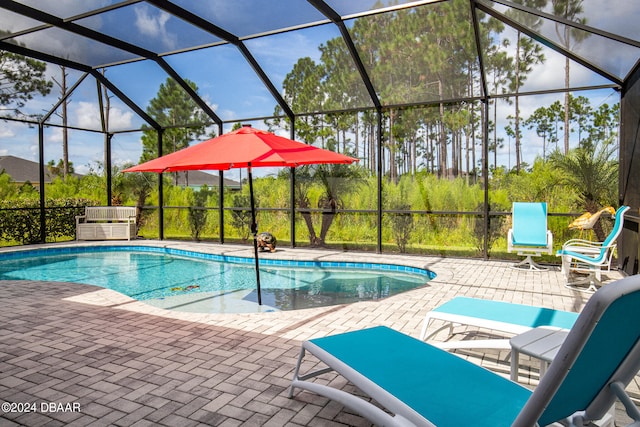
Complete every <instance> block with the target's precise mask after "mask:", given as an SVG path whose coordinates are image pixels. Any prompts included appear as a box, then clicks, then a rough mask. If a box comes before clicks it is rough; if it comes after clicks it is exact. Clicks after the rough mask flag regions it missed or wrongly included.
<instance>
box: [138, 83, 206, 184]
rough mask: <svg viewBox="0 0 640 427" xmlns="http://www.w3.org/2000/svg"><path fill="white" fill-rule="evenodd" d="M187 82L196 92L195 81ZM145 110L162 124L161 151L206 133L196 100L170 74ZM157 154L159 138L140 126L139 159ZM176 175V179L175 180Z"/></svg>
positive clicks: (204, 121) (153, 156)
mask: <svg viewBox="0 0 640 427" xmlns="http://www.w3.org/2000/svg"><path fill="white" fill-rule="evenodd" d="M187 84H188V85H189V86H191V88H192V89H193V90H194V91H196V92H197V90H198V87H197V86H196V84H195V83H193V82H191V81H188V80H187ZM146 111H147V113H148V114H149V115H150V116H151V117H153V118H154V119H155V120H156V121H157V122H158V123H159V124H160V125H161V126H163V127H165V130H164V132H163V134H162V154H163V155H164V154H169V153H173V152H174V151H178V150H180V149H182V148H186V147H188V146H189V143H191V142H192V141H194V140H196V139H198V138H200V137H201V136H202V135H204V134H205V126H206V125H205V124H206V122H207V117H206V115H205V114H204V112H203V111H202V110H201V109H200V107H198V105H197V104H196V102H195V101H194V100H193V99H192V98H191V97H190V96H189V94H188V93H186V92H185V91H184V90H183V89H182V88H181V87H180V86H179V85H178V83H176V81H175V80H173V79H172V78H171V77H169V78H167V80H166V82H165V83H163V84H161V85H160V88H159V89H158V93H157V95H156V97H155V98H153V99H152V100H151V101H150V103H149V106H148V107H147V110H146ZM156 157H158V139H157V134H156V132H155V131H154V130H152V129H150V128H149V127H148V126H145V127H143V132H142V155H141V156H140V161H141V162H146V161H148V160H151V159H155V158H156ZM177 179H178V177H177V174H176V175H175V182H176V183H177Z"/></svg>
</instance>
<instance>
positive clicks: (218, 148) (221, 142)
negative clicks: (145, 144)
mask: <svg viewBox="0 0 640 427" xmlns="http://www.w3.org/2000/svg"><path fill="white" fill-rule="evenodd" d="M356 161H358V160H357V159H354V158H353V157H349V156H345V155H344V154H340V153H335V152H333V151H329V150H323V149H322V148H318V147H314V146H313V145H309V144H304V143H302V142H298V141H294V140H291V139H288V138H284V137H281V136H278V135H276V134H273V133H271V132H266V131H263V130H258V129H254V128H252V127H249V126H244V127H242V128H240V129H238V130H236V131H233V132H229V133H226V134H224V135H221V136H218V137H216V138H213V139H209V140H207V141H204V142H201V143H199V144H196V145H193V146H191V147H188V148H185V149H182V150H180V151H176V152H175V153H171V154H167V155H166V156H162V157H158V158H157V159H154V160H150V161H148V162H145V163H142V164H140V165H137V166H133V167H131V168H128V169H125V170H124V172H175V171H184V170H227V169H231V168H245V167H268V166H281V167H296V166H301V165H310V164H320V163H353V162H356Z"/></svg>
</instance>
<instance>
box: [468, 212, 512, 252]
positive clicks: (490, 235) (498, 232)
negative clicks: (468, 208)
mask: <svg viewBox="0 0 640 427" xmlns="http://www.w3.org/2000/svg"><path fill="white" fill-rule="evenodd" d="M483 208H484V205H483V204H480V205H478V206H477V207H476V210H477V211H478V212H481V211H482V210H483ZM489 211H492V209H491V204H490V205H489ZM488 222H489V224H488V228H489V229H488V232H487V242H486V245H487V253H488V254H491V248H493V245H494V244H495V242H496V241H497V240H498V239H499V238H500V237H503V236H504V233H505V227H504V224H505V217H504V216H496V215H492V216H491V215H490V216H489V221H488ZM484 227H485V222H484V217H483V216H481V215H477V216H476V217H475V221H474V227H473V237H474V239H475V242H476V248H477V249H478V253H482V252H483V250H484V241H485V232H484Z"/></svg>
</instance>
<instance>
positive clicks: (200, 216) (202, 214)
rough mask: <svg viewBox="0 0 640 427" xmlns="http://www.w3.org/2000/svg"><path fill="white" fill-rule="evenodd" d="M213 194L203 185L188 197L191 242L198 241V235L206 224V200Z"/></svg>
mask: <svg viewBox="0 0 640 427" xmlns="http://www.w3.org/2000/svg"><path fill="white" fill-rule="evenodd" d="M212 193H213V192H212V191H211V190H209V188H208V187H207V186H206V185H205V186H203V187H202V188H201V189H200V190H199V191H192V192H191V193H190V197H189V201H190V204H189V226H190V228H191V237H192V238H193V240H195V241H197V242H199V241H200V233H202V230H203V229H204V226H205V224H206V222H207V210H206V209H203V208H204V207H205V206H206V203H207V199H208V198H209V196H211V194H212Z"/></svg>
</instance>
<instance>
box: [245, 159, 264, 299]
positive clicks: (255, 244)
mask: <svg viewBox="0 0 640 427" xmlns="http://www.w3.org/2000/svg"><path fill="white" fill-rule="evenodd" d="M247 171H248V172H249V176H248V178H249V199H250V200H251V233H253V253H254V259H255V261H256V289H257V292H258V305H262V295H261V291H260V264H259V262H258V223H257V222H256V206H255V203H254V201H253V175H252V173H251V165H249V166H247Z"/></svg>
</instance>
